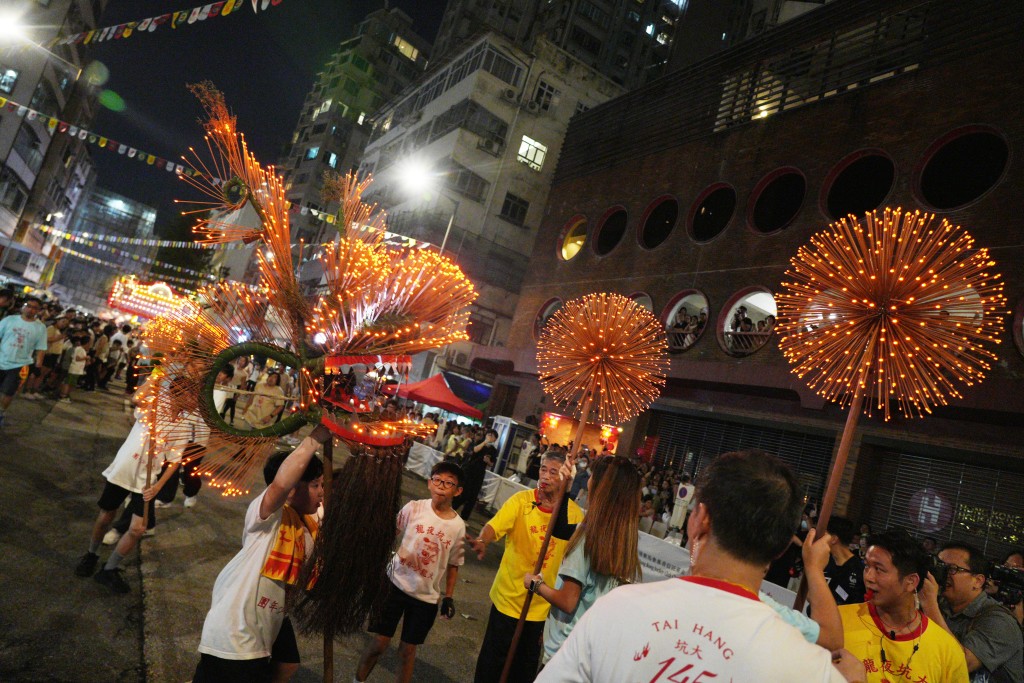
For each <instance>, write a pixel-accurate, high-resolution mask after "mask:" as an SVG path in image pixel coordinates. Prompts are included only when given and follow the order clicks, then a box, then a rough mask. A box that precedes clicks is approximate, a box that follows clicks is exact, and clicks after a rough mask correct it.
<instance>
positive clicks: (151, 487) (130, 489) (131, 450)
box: [75, 380, 189, 593]
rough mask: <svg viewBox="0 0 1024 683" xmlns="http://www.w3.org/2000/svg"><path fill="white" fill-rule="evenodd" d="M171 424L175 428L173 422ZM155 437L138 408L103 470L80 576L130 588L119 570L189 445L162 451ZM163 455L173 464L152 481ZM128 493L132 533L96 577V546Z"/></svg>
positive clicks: (151, 522) (153, 516)
mask: <svg viewBox="0 0 1024 683" xmlns="http://www.w3.org/2000/svg"><path fill="white" fill-rule="evenodd" d="M155 381H156V383H157V384H156V385H153V387H152V388H153V390H155V391H161V386H157V385H159V384H161V383H160V382H159V380H155ZM177 414H178V420H179V422H181V421H182V420H187V419H189V418H188V417H187V416H183V415H182V411H178V413H177ZM171 429H174V427H173V425H172V427H171ZM150 442H151V436H150V430H149V426H148V425H147V424H146V420H145V419H144V416H143V413H142V411H141V410H140V409H139V408H136V409H135V425H134V426H133V427H132V430H131V432H129V433H128V438H126V439H125V440H124V443H123V444H122V445H121V448H120V449H119V450H118V451H117V455H115V456H114V460H113V461H112V462H111V463H110V465H109V466H108V467H107V469H105V470H103V478H104V479H106V484H105V485H104V487H103V493H102V494H100V499H99V502H98V505H99V508H100V512H99V515H98V516H97V517H96V522H95V523H94V524H93V527H92V535H91V536H90V537H89V550H88V551H87V552H86V553H85V555H83V556H82V558H81V559H80V560H79V561H78V566H77V567H76V568H75V575H76V576H81V577H83V578H84V577H88V576H92V577H93V578H94V579H95V580H96V581H97V582H98V583H101V584H103V585H104V586H106V587H108V588H109V589H110V590H112V591H114V592H115V593H129V592H130V591H131V588H129V586H128V583H127V582H126V581H125V580H124V577H123V576H121V570H120V569H119V567H120V565H121V561H122V560H124V558H125V557H127V556H128V554H129V553H131V551H132V550H134V549H135V546H137V545H138V543H139V539H141V538H142V535H143V534H144V533H145V532H146V529H147V528H149V529H152V528H153V527H155V526H156V514H155V513H156V511H155V509H154V499H155V498H156V495H157V494H158V493H159V492H160V489H162V488H163V487H164V484H166V483H167V482H168V481H170V479H171V477H173V476H174V475H175V473H177V471H178V465H180V464H181V456H182V452H183V446H184V444H179V445H175V446H172V447H171V448H168V449H166V450H162V451H161V452H160V453H159V454H157V453H154V452H153V450H154V449H153V447H152V444H151V443H150ZM158 455H159V457H160V458H161V459H162V460H163V461H164V462H167V463H168V466H167V467H166V469H164V472H163V474H162V475H160V477H159V479H157V481H156V483H152V482H151V477H152V473H153V471H154V470H155V471H158V472H159V471H160V466H159V465H156V466H155V467H154V465H155V463H153V462H152V460H153V458H154V457H156V456H158ZM129 496H131V502H130V503H129V506H128V508H129V510H131V513H132V520H131V524H130V525H129V527H128V533H126V534H124V535H123V536H121V538H120V540H119V541H118V542H117V547H115V548H114V551H113V552H111V553H110V557H109V558H108V559H107V562H106V564H104V565H103V569H101V570H100V571H98V572H96V574H95V576H93V572H94V571H95V570H96V565H97V564H98V562H99V555H98V554H97V552H96V551H97V550H99V547H100V544H101V543H102V542H103V536H104V535H105V534H106V533H107V531H109V530H110V527H111V524H112V523H113V521H114V517H115V516H116V515H117V511H118V510H119V509H120V507H121V505H122V504H123V503H124V501H125V499H126V498H128V497H129ZM147 507H148V508H149V510H148V512H147V511H146V508H147Z"/></svg>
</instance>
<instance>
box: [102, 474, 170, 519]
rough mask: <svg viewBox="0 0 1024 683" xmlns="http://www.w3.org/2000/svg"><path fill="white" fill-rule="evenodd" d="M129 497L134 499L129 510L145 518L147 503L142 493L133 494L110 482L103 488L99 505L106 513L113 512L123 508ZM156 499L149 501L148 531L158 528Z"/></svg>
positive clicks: (129, 505)
mask: <svg viewBox="0 0 1024 683" xmlns="http://www.w3.org/2000/svg"><path fill="white" fill-rule="evenodd" d="M128 496H131V497H132V500H131V502H130V503H129V504H128V509H129V510H130V511H131V513H132V514H133V515H138V516H139V517H144V516H145V515H144V513H143V511H144V510H145V508H144V507H143V506H144V504H145V501H144V500H142V494H141V493H132V492H131V491H129V490H128V489H126V488H122V487H120V486H118V485H117V484H111V483H110V482H109V481H108V482H107V483H106V484H105V485H104V486H103V493H101V494H100V499H99V501H98V502H97V505H99V506H100V510H104V511H106V512H113V511H114V510H117V509H118V508H119V507H121V504H122V503H124V499H125V498H127V497H128ZM154 502H156V499H153V500H151V501H149V522H148V523H147V524H146V528H147V529H152V528H153V527H155V526H156V506H155V505H154Z"/></svg>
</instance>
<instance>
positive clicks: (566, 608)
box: [523, 456, 641, 663]
mask: <svg viewBox="0 0 1024 683" xmlns="http://www.w3.org/2000/svg"><path fill="white" fill-rule="evenodd" d="M640 483H641V482H640V473H639V472H638V471H637V469H636V467H635V466H634V465H633V463H631V462H630V461H629V460H627V459H626V458H623V457H621V456H606V457H603V458H598V459H597V460H596V461H595V462H594V464H593V468H592V473H591V475H590V479H589V481H588V482H587V492H588V500H589V502H590V507H589V509H588V510H587V516H586V517H584V518H583V521H582V522H580V523H579V525H576V527H575V530H572V526H573V525H567V524H561V525H559V524H556V526H555V529H554V532H553V533H554V535H555V536H562V534H564V533H565V532H566V531H570V530H572V535H571V537H569V547H568V548H567V550H566V553H565V558H564V559H563V560H562V566H561V568H559V570H558V580H557V582H556V583H555V585H554V586H548V585H546V584H545V583H544V580H543V579H542V578H541V576H540V575H539V574H527V575H526V577H525V578H524V580H523V582H524V583H525V585H526V587H527V589H529V590H532V591H533V592H534V593H536V594H537V595H539V596H540V597H542V598H544V599H545V600H547V601H548V602H549V603H551V611H550V612H549V613H548V619H547V622H546V623H545V624H544V655H543V659H542V661H543V662H545V663H546V662H547V661H548V660H549V659H551V657H552V656H554V654H555V652H557V651H558V648H560V647H561V646H562V643H563V642H565V639H566V638H567V637H568V636H569V632H570V631H572V628H573V626H575V625H576V623H577V622H578V621H579V620H580V619H581V618H582V617H583V614H584V613H585V612H586V611H587V610H588V609H589V608H590V606H591V605H593V604H594V602H595V601H596V600H597V599H598V598H600V597H601V596H602V595H604V594H605V593H607V592H609V591H610V590H612V589H613V588H615V587H617V586H620V585H622V584H624V583H635V582H636V581H639V580H640V557H639V555H638V553H637V543H638V542H639V538H640V531H639V520H640ZM562 505H563V506H565V505H566V499H565V496H563V499H562ZM557 517H559V518H560V519H562V520H564V519H565V514H564V513H563V512H562V511H561V510H559V514H558V515H557Z"/></svg>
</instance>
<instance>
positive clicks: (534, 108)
mask: <svg viewBox="0 0 1024 683" xmlns="http://www.w3.org/2000/svg"><path fill="white" fill-rule="evenodd" d="M526 111H528V112H530V113H531V114H539V113H540V104H538V103H536V102H534V101H533V100H530V101H529V102H527V103H526Z"/></svg>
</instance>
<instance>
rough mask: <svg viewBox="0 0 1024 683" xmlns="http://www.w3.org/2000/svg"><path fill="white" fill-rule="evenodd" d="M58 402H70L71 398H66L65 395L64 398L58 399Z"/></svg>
mask: <svg viewBox="0 0 1024 683" xmlns="http://www.w3.org/2000/svg"><path fill="white" fill-rule="evenodd" d="M60 402H61V403H71V399H70V398H68V397H67V396H65V397H64V398H62V399H60Z"/></svg>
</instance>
